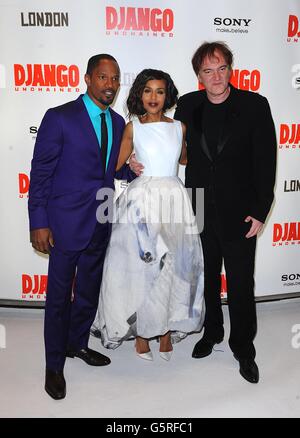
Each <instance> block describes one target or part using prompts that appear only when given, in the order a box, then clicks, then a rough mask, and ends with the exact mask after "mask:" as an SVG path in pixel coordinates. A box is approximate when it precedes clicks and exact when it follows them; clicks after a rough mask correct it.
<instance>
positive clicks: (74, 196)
mask: <svg viewBox="0 0 300 438" xmlns="http://www.w3.org/2000/svg"><path fill="white" fill-rule="evenodd" d="M109 111H110V113H111V117H112V124H113V144H112V149H111V154H110V158H109V162H108V166H107V170H106V172H105V173H104V170H103V166H102V161H101V153H100V147H99V143H98V139H97V136H96V133H95V131H94V128H93V125H92V123H91V120H90V118H89V115H88V112H87V110H86V107H85V105H84V103H83V101H82V96H80V97H79V98H78V99H77V100H75V101H72V102H68V103H66V104H64V105H61V106H58V107H56V108H51V109H49V110H48V111H47V112H46V114H45V116H44V118H43V120H42V123H41V126H40V128H39V130H38V135H37V140H36V144H35V148H34V154H33V159H32V166H31V173H30V188H29V201H28V209H29V221H30V229H31V230H33V229H37V228H50V229H51V231H52V233H53V237H54V243H55V245H57V246H58V247H59V248H61V249H65V250H80V249H83V248H85V247H86V246H87V245H88V242H89V241H90V239H91V236H92V234H93V232H94V229H95V226H96V210H97V207H98V205H99V201H97V200H96V193H97V191H98V190H99V189H100V188H102V187H111V188H114V178H115V177H118V178H120V179H129V180H131V179H133V178H134V176H133V174H132V172H131V171H130V170H129V169H128V166H125V167H123V168H122V169H121V171H119V172H118V174H117V175H116V172H115V169H116V164H117V159H118V155H119V150H120V143H121V138H122V133H123V130H124V126H125V122H124V119H123V118H122V117H121V116H120V115H119V114H117V113H116V112H115V111H113V110H112V109H111V108H110V109H109Z"/></svg>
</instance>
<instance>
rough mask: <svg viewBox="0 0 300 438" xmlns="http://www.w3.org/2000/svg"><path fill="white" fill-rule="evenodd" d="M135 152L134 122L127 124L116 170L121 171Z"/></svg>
mask: <svg viewBox="0 0 300 438" xmlns="http://www.w3.org/2000/svg"><path fill="white" fill-rule="evenodd" d="M132 150H133V128H132V122H129V123H127V125H126V127H125V129H124V132H123V137H122V141H121V147H120V153H119V158H118V163H117V168H116V170H119V169H120V168H121V167H122V166H123V164H125V163H126V161H127V160H128V158H129V157H130V154H131V152H132Z"/></svg>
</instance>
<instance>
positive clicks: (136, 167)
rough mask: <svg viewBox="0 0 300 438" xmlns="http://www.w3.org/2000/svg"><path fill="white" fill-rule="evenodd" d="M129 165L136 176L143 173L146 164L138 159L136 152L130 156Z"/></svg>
mask: <svg viewBox="0 0 300 438" xmlns="http://www.w3.org/2000/svg"><path fill="white" fill-rule="evenodd" d="M129 167H130V169H131V170H132V172H134V173H135V174H136V176H140V175H141V174H142V173H143V169H144V166H143V165H142V164H141V163H139V162H138V161H137V160H136V158H135V154H132V155H131V157H130V158H129Z"/></svg>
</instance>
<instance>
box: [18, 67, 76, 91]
mask: <svg viewBox="0 0 300 438" xmlns="http://www.w3.org/2000/svg"><path fill="white" fill-rule="evenodd" d="M79 80H80V75H79V68H78V66H77V65H70V66H67V65H63V64H60V65H56V64H26V65H22V64H15V65H14V82H15V91H17V92H44V91H46V92H67V93H70V92H76V93H79V92H80V89H79V88H78V85H79Z"/></svg>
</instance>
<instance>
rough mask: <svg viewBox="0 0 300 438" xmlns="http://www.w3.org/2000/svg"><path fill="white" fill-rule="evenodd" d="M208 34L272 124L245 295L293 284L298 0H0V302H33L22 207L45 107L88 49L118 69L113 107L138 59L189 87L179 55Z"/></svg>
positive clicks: (78, 71) (35, 257) (59, 95)
mask: <svg viewBox="0 0 300 438" xmlns="http://www.w3.org/2000/svg"><path fill="white" fill-rule="evenodd" d="M213 40H221V41H225V42H226V43H227V44H228V45H229V46H230V48H231V49H232V51H233V53H234V60H235V62H234V70H233V77H232V82H233V84H234V85H235V86H237V87H238V88H241V89H244V90H250V91H253V92H256V93H260V94H262V95H264V96H266V97H267V98H268V100H269V103H270V106H271V109H272V114H273V117H274V121H275V125H276V131H277V140H278V169H277V183H276V192H275V199H276V200H275V203H274V206H273V209H272V212H271V214H270V216H269V218H268V222H267V223H266V225H265V228H264V231H263V233H262V235H261V236H260V238H259V242H258V248H257V258H256V296H258V297H261V296H265V295H277V294H290V293H295V292H299V291H300V202H299V201H300V174H299V173H300V170H299V169H300V0H263V1H262V0H251V2H241V1H240V0H217V1H215V2H207V1H200V0H184V1H183V0H130V1H128V0H88V1H81V0H77V1H74V0H59V1H56V0H44V1H33V0H0V121H1V134H0V141H1V148H0V163H1V173H0V179H1V195H0V196H1V215H0V230H1V264H0V275H1V288H0V300H1V299H9V300H23V301H32V302H37V301H44V300H45V292H46V286H47V263H48V260H47V257H46V256H43V255H41V254H38V253H37V252H35V251H34V250H33V249H32V247H31V245H30V242H29V230H28V217H27V201H28V188H29V184H30V180H29V173H30V162H31V158H32V152H33V147H34V143H35V139H36V134H37V131H38V128H39V124H40V122H41V119H42V117H43V115H44V113H45V111H46V110H47V109H48V108H50V107H54V106H57V105H60V104H62V103H65V102H67V101H70V100H73V99H76V98H77V97H78V96H79V95H80V93H84V92H85V90H86V87H85V83H84V74H85V71H86V65H87V61H88V59H89V58H90V57H91V56H92V55H95V54H98V53H110V54H112V55H113V56H114V57H115V58H116V59H117V60H118V62H119V65H120V67H121V89H120V92H119V94H118V97H117V100H116V102H115V104H114V109H115V110H116V111H118V112H120V113H121V114H122V115H123V116H125V115H126V109H125V101H126V97H127V94H128V90H129V88H130V86H131V84H132V82H133V80H134V78H135V77H136V75H137V73H138V72H140V71H141V70H142V69H144V68H149V67H152V68H158V69H162V70H165V71H167V72H169V73H170V74H171V76H172V78H173V79H174V82H175V84H176V85H177V87H178V90H179V92H180V94H181V95H182V94H184V93H187V92H190V91H193V90H197V89H198V83H197V79H196V76H195V74H194V72H193V70H192V66H191V57H192V55H193V53H194V52H195V50H196V49H197V47H198V46H199V45H200V44H201V43H202V42H203V41H213ZM171 115H172V113H171ZM241 147H242V145H241ZM179 175H180V177H182V179H184V172H183V169H182V168H180V170H179ZM221 292H222V294H223V296H226V273H225V272H223V274H222V291H221Z"/></svg>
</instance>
